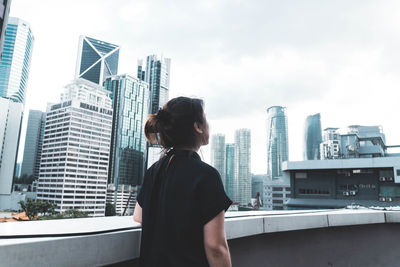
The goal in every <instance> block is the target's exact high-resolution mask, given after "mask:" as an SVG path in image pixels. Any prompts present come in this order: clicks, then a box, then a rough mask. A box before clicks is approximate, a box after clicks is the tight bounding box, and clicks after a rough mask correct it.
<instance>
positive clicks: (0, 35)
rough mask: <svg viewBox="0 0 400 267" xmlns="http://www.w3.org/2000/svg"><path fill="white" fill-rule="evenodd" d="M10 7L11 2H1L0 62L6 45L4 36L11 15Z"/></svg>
mask: <svg viewBox="0 0 400 267" xmlns="http://www.w3.org/2000/svg"><path fill="white" fill-rule="evenodd" d="M10 5H11V0H3V1H1V2H0V60H1V52H2V50H3V44H4V35H5V32H6V27H7V22H8V15H9V14H10Z"/></svg>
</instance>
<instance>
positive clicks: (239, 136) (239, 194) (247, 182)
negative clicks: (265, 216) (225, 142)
mask: <svg viewBox="0 0 400 267" xmlns="http://www.w3.org/2000/svg"><path fill="white" fill-rule="evenodd" d="M235 184H237V185H238V186H237V187H236V186H235V193H234V195H235V198H236V199H234V200H235V201H236V202H239V203H240V204H241V205H248V204H249V203H250V202H251V132H250V130H249V129H239V130H236V131H235Z"/></svg>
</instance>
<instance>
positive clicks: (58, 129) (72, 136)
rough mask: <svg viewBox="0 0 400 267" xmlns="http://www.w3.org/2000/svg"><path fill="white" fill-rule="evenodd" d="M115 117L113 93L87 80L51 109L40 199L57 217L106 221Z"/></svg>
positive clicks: (67, 91) (69, 88) (80, 81)
mask: <svg viewBox="0 0 400 267" xmlns="http://www.w3.org/2000/svg"><path fill="white" fill-rule="evenodd" d="M112 115H113V112H112V106H111V99H110V98H109V92H108V91H106V90H104V89H103V88H102V87H101V86H98V85H97V84H94V83H91V82H88V81H86V80H84V79H78V80H75V81H74V82H73V83H71V84H69V85H68V86H66V88H65V92H64V94H62V96H61V102H60V103H58V104H53V105H49V106H48V107H47V115H46V126H45V132H44V140H43V149H42V156H41V162H40V170H39V179H38V187H37V198H38V199H42V200H48V201H52V202H54V203H56V204H57V209H56V212H64V211H66V210H68V209H79V210H82V211H87V212H89V215H90V216H104V215H105V205H106V192H107V178H108V164H109V157H110V143H111V130H112Z"/></svg>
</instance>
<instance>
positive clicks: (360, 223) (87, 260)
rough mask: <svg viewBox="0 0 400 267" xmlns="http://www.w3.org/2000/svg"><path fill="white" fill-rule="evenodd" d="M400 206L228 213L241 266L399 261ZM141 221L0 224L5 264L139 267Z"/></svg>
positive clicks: (390, 263) (235, 257)
mask: <svg viewBox="0 0 400 267" xmlns="http://www.w3.org/2000/svg"><path fill="white" fill-rule="evenodd" d="M399 222H400V212H399V211H378V210H369V209H360V210H351V209H348V210H315V211H269V212H265V211H251V212H228V213H227V214H226V220H225V224H226V235H227V238H228V242H229V247H230V251H231V256H232V261H233V265H234V266H246V267H247V266H398V263H399V262H400V254H399V253H397V250H396V249H395V248H396V247H397V244H398V236H399V235H398V234H400V224H399ZM140 234H141V228H140V224H138V223H135V222H133V220H132V217H103V218H85V219H68V220H49V221H31V222H18V223H3V224H0V259H1V261H0V266H24V267H26V266H107V265H113V266H137V258H138V256H139V247H140Z"/></svg>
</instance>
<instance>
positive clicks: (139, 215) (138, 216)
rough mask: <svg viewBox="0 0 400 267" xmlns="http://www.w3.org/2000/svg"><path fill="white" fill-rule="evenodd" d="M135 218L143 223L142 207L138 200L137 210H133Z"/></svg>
mask: <svg viewBox="0 0 400 267" xmlns="http://www.w3.org/2000/svg"><path fill="white" fill-rule="evenodd" d="M133 220H134V221H135V222H138V223H140V224H141V223H142V207H140V205H139V203H138V202H136V206H135V211H134V212H133Z"/></svg>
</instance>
